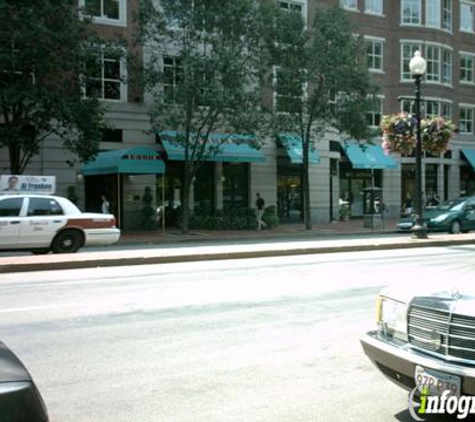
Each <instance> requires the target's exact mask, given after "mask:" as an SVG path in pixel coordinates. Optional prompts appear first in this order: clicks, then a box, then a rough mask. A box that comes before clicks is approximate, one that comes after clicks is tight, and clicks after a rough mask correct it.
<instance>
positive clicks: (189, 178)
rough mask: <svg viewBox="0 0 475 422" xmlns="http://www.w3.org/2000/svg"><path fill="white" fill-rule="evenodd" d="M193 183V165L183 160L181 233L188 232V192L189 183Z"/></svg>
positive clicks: (189, 190)
mask: <svg viewBox="0 0 475 422" xmlns="http://www.w3.org/2000/svg"><path fill="white" fill-rule="evenodd" d="M192 183H193V167H192V164H191V163H190V162H188V161H185V166H184V174H183V197H182V202H181V233H182V234H187V233H188V232H189V221H190V201H191V198H190V194H191V184H192Z"/></svg>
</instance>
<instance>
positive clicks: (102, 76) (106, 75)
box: [85, 52, 127, 101]
mask: <svg viewBox="0 0 475 422" xmlns="http://www.w3.org/2000/svg"><path fill="white" fill-rule="evenodd" d="M86 66H87V67H88V69H87V70H88V72H87V73H88V77H87V79H86V83H85V94H86V96H87V97H89V96H97V97H98V98H100V99H102V100H112V101H127V84H126V83H125V82H124V81H125V80H126V70H125V63H124V62H123V60H122V59H121V58H117V57H114V55H110V56H109V55H108V54H107V53H105V52H104V53H102V54H101V55H100V57H99V59H98V60H94V62H92V63H88V64H87V65H86Z"/></svg>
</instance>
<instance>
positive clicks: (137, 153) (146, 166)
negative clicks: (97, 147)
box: [81, 147, 165, 176]
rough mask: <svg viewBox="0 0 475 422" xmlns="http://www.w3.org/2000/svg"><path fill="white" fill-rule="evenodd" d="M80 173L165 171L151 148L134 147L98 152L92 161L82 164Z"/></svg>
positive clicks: (138, 173) (87, 174)
mask: <svg viewBox="0 0 475 422" xmlns="http://www.w3.org/2000/svg"><path fill="white" fill-rule="evenodd" d="M81 173H82V174H83V175H84V176H95V175H100V174H136V175H141V174H162V173H165V164H164V162H163V160H162V159H161V158H160V155H159V154H158V153H157V152H156V151H155V150H153V149H152V148H149V147H136V148H128V149H119V150H115V151H104V152H100V153H99V154H97V156H96V158H95V159H94V161H91V162H90V163H87V164H84V165H83V167H82V169H81Z"/></svg>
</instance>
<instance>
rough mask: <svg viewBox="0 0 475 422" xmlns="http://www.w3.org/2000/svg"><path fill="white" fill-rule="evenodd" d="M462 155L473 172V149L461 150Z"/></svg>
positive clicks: (474, 153) (474, 165)
mask: <svg viewBox="0 0 475 422" xmlns="http://www.w3.org/2000/svg"><path fill="white" fill-rule="evenodd" d="M462 152H463V155H465V158H466V159H467V161H468V162H469V163H470V164H471V165H472V167H473V169H474V170H475V149H463V150H462Z"/></svg>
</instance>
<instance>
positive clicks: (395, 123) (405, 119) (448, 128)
mask: <svg viewBox="0 0 475 422" xmlns="http://www.w3.org/2000/svg"><path fill="white" fill-rule="evenodd" d="M381 129H382V130H383V141H382V147H383V149H384V151H385V152H386V154H389V153H391V152H397V153H399V154H401V155H410V154H412V153H413V152H414V150H415V148H416V136H417V119H416V118H415V117H413V116H411V115H410V114H407V113H399V114H395V115H389V116H383V119H382V122H381ZM454 132H455V125H454V124H453V123H452V122H451V121H449V120H444V119H443V118H442V117H432V118H429V119H423V120H421V141H422V150H423V151H425V152H428V153H431V154H435V155H440V154H441V153H443V152H445V151H446V150H447V147H448V144H449V141H450V138H451V137H452V135H453V133H454Z"/></svg>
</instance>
